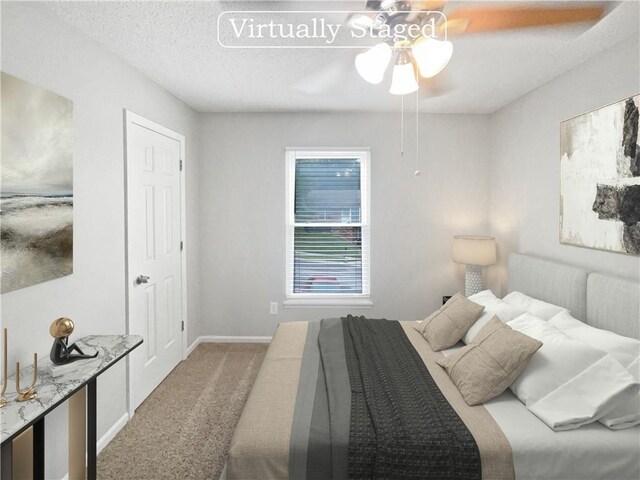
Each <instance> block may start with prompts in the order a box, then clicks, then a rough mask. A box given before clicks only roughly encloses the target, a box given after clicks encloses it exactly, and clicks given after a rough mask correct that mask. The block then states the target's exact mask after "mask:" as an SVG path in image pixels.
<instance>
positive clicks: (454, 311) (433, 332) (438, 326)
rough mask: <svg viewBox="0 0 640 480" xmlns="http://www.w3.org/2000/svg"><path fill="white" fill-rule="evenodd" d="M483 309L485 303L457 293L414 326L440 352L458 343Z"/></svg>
mask: <svg viewBox="0 0 640 480" xmlns="http://www.w3.org/2000/svg"><path fill="white" fill-rule="evenodd" d="M482 310H484V306H483V305H478V304H477V303H474V302H472V301H471V300H468V299H467V298H466V297H465V296H464V295H462V294H461V293H456V294H455V295H454V296H453V297H451V298H450V299H449V301H448V302H447V303H445V304H444V305H443V306H442V307H440V308H439V309H438V310H436V311H435V312H433V313H432V314H431V315H429V316H428V317H427V318H425V319H424V320H423V322H422V323H420V324H419V325H418V326H416V327H414V328H415V329H416V330H417V331H418V332H420V334H421V335H422V336H423V337H424V338H425V339H426V340H427V342H429V345H431V349H432V350H433V351H434V352H439V351H440V350H443V349H445V348H449V347H452V346H453V345H455V344H456V343H458V342H459V341H460V339H461V338H462V337H464V335H465V333H467V331H468V330H469V329H470V328H471V326H472V325H473V324H474V323H475V321H476V320H477V319H478V317H479V316H480V314H481V313H482Z"/></svg>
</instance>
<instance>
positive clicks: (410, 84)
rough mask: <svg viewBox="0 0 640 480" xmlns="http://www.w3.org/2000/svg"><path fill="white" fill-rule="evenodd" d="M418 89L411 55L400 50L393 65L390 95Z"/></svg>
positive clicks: (403, 93)
mask: <svg viewBox="0 0 640 480" xmlns="http://www.w3.org/2000/svg"><path fill="white" fill-rule="evenodd" d="M416 90H418V82H417V81H416V71H415V70H414V68H413V63H412V62H411V57H410V56H409V54H408V53H407V52H405V51H404V50H402V51H401V52H400V54H399V55H398V60H397V61H396V64H395V65H394V67H393V78H392V79H391V88H390V89H389V93H391V94H392V95H406V94H407V93H412V92H415V91H416Z"/></svg>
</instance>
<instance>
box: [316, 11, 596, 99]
mask: <svg viewBox="0 0 640 480" xmlns="http://www.w3.org/2000/svg"><path fill="white" fill-rule="evenodd" d="M445 5H446V0H368V1H367V3H366V6H365V10H364V11H363V12H358V13H352V14H350V15H349V16H348V17H347V23H348V26H349V27H350V28H351V29H358V30H368V32H370V33H372V34H373V35H378V36H380V37H386V38H384V39H383V40H381V41H380V42H379V43H377V44H376V45H374V46H373V47H371V48H369V49H368V50H367V51H365V52H362V53H360V54H358V55H357V56H356V58H355V67H356V70H357V71H358V73H359V74H360V76H361V77H362V78H363V79H364V80H366V81H367V82H369V83H372V84H379V83H381V82H382V80H383V79H384V75H385V71H386V69H387V67H388V65H389V63H390V61H391V59H392V57H394V56H395V60H394V66H393V75H392V81H391V88H390V89H389V92H390V93H391V94H394V95H405V94H407V93H411V92H415V91H417V90H418V89H419V87H420V85H419V81H420V78H422V79H431V78H433V77H435V76H436V75H438V74H439V73H440V72H442V70H443V69H444V68H445V67H446V66H447V64H448V63H449V60H450V59H451V57H452V55H453V44H452V43H451V41H450V40H449V37H452V36H457V35H462V34H476V33H484V32H491V31H499V30H513V29H523V28H532V27H543V26H550V25H564V24H572V23H580V22H595V21H597V20H599V19H600V18H601V17H602V16H603V14H604V9H603V8H602V7H600V6H596V7H591V6H589V7H584V6H581V7H539V6H531V7H527V6H508V7H507V6H505V7H499V6H498V7H496V6H464V7H461V8H458V9H456V10H453V11H451V12H450V13H449V12H447V14H446V16H445V15H443V14H442V11H443V10H444V8H445ZM412 26H413V27H412ZM410 29H412V31H413V32H414V33H415V34H414V35H413V36H411V35H407V34H406V33H407V32H408V31H409V30H410ZM389 32H390V33H391V35H389ZM397 32H404V33H403V34H401V35H398V34H397ZM381 33H384V34H385V35H380V34H381ZM334 70H336V69H335V68H334ZM320 75H321V73H320ZM327 77H328V78H327V80H331V78H329V77H337V75H336V71H334V72H332V74H329V75H328V76H327ZM334 79H335V78H334ZM320 84H321V82H320V81H318V79H316V82H315V87H314V88H312V89H317V87H318V86H319V85H320ZM312 89H308V90H312Z"/></svg>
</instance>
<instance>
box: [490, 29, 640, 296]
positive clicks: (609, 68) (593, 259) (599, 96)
mask: <svg viewBox="0 0 640 480" xmlns="http://www.w3.org/2000/svg"><path fill="white" fill-rule="evenodd" d="M639 68H640V49H639V39H638V37H637V35H634V36H633V37H631V38H629V39H627V40H625V41H623V42H621V43H619V44H618V45H616V46H614V47H612V48H610V49H609V50H606V51H604V52H603V53H601V54H599V55H597V56H595V57H593V58H592V59H590V60H588V61H587V62H585V63H583V64H581V65H580V66H578V67H576V68H574V69H572V70H570V71H569V72H567V73H565V74H563V75H561V76H559V77H557V78H555V79H554V80H552V81H550V82H549V83H547V84H545V85H542V86H541V87H539V88H537V89H536V90H534V91H532V92H530V93H528V94H527V95H524V96H523V97H521V98H519V99H518V100H516V101H515V102H513V103H511V104H510V105H508V106H506V107H505V108H503V109H501V110H499V111H498V112H496V113H495V114H493V115H492V117H491V156H490V157H491V162H490V168H491V203H490V210H489V212H490V222H491V228H492V231H493V233H494V235H495V236H496V239H497V242H498V245H499V247H500V255H499V256H500V265H498V266H497V267H493V268H492V269H491V271H490V272H491V282H490V284H491V286H492V287H493V288H494V289H496V290H498V291H502V292H504V290H505V286H506V281H507V276H506V259H507V256H508V254H509V253H510V252H518V251H519V252H524V253H532V254H536V255H539V256H543V257H547V258H551V259H556V260H560V261H563V262H567V263H572V264H575V265H582V266H585V267H588V268H590V269H593V270H597V271H601V272H606V273H611V274H615V275H620V276H623V277H630V278H638V274H639V268H640V261H639V259H638V257H636V256H629V255H624V254H617V253H611V252H605V251H601V250H592V249H587V248H581V247H575V246H569V245H560V243H559V196H560V191H559V189H560V185H559V184H560V180H559V179H560V153H559V152H560V144H559V137H560V133H559V132H560V122H562V121H563V120H566V119H568V118H571V117H574V116H576V115H579V114H581V113H584V112H588V111H590V110H593V109H596V108H599V107H601V106H604V105H607V104H610V103H612V102H615V101H617V100H620V99H622V98H625V97H629V96H632V95H635V94H637V93H638V92H640V71H639Z"/></svg>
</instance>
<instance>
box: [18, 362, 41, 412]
mask: <svg viewBox="0 0 640 480" xmlns="http://www.w3.org/2000/svg"><path fill="white" fill-rule="evenodd" d="M37 381H38V354H37V353H34V354H33V380H32V382H31V385H30V386H29V388H27V389H26V390H21V389H20V362H16V392H18V396H17V397H16V401H18V402H25V401H27V400H31V399H32V398H35V397H37V396H38V392H36V391H35V389H34V387H35V386H36V382H37Z"/></svg>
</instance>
